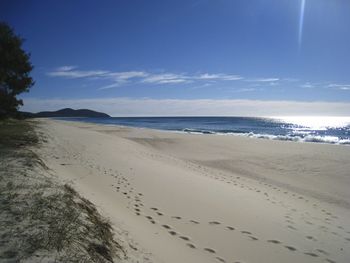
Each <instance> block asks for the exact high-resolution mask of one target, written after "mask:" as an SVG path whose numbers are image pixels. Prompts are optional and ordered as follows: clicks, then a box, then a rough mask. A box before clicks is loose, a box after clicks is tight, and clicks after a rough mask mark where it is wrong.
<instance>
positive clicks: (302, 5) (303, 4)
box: [298, 0, 306, 49]
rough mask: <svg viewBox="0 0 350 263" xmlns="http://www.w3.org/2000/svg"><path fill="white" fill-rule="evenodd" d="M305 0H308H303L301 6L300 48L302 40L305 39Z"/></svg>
mask: <svg viewBox="0 0 350 263" xmlns="http://www.w3.org/2000/svg"><path fill="white" fill-rule="evenodd" d="M305 1H306V0H301V6H300V18H299V37H298V44H299V49H300V47H301V44H302V40H303V26H304V12H305Z"/></svg>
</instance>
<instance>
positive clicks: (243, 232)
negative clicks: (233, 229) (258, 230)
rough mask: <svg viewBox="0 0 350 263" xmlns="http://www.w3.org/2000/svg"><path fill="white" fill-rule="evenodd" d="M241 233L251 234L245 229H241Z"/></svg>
mask: <svg viewBox="0 0 350 263" xmlns="http://www.w3.org/2000/svg"><path fill="white" fill-rule="evenodd" d="M241 233H242V234H248V235H251V234H252V233H250V232H249V231H245V230H243V231H241Z"/></svg>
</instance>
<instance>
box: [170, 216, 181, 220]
mask: <svg viewBox="0 0 350 263" xmlns="http://www.w3.org/2000/svg"><path fill="white" fill-rule="evenodd" d="M171 218H174V219H178V220H179V219H181V216H172V217H171Z"/></svg>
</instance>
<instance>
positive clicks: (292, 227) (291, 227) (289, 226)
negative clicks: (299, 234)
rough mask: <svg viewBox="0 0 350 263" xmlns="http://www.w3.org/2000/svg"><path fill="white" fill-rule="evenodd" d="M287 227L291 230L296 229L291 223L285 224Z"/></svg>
mask: <svg viewBox="0 0 350 263" xmlns="http://www.w3.org/2000/svg"><path fill="white" fill-rule="evenodd" d="M287 227H288V228H289V229H292V230H297V229H296V228H295V227H294V226H291V225H288V226H287Z"/></svg>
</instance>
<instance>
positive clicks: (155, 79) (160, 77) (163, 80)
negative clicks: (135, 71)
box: [142, 73, 190, 84]
mask: <svg viewBox="0 0 350 263" xmlns="http://www.w3.org/2000/svg"><path fill="white" fill-rule="evenodd" d="M142 81H143V82H145V83H153V84H167V83H184V82H190V80H189V78H188V77H187V76H185V75H181V74H173V73H163V74H152V75H150V76H148V77H146V78H144V79H143V80H142Z"/></svg>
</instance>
